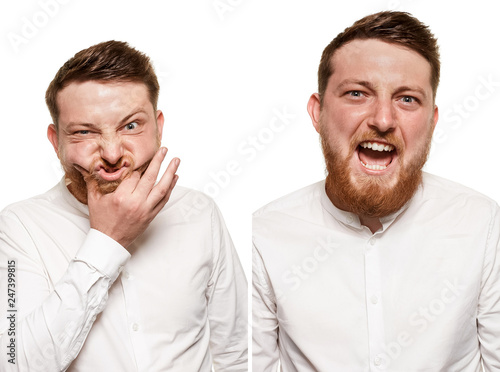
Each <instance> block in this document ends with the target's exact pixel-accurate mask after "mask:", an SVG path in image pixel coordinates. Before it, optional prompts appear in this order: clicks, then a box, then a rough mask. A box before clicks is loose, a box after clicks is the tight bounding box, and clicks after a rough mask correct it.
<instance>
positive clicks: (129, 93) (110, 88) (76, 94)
mask: <svg viewBox="0 0 500 372" xmlns="http://www.w3.org/2000/svg"><path fill="white" fill-rule="evenodd" d="M57 105H58V108H59V121H60V122H61V123H64V122H70V121H88V122H94V121H103V122H106V121H113V120H115V119H118V118H120V117H123V116H124V115H127V114H128V113H129V111H130V110H134V109H137V108H141V109H143V110H144V111H147V112H149V111H151V112H152V111H153V105H152V104H151V102H150V100H149V94H148V90H147V87H146V85H145V84H143V83H139V82H103V81H93V80H91V81H84V82H71V83H70V84H68V85H67V86H66V87H64V88H63V89H62V90H61V91H60V92H59V93H58V94H57Z"/></svg>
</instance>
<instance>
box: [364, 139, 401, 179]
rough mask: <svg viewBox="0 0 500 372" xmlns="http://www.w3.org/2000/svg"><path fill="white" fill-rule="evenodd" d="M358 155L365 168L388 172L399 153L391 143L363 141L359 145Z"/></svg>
mask: <svg viewBox="0 0 500 372" xmlns="http://www.w3.org/2000/svg"><path fill="white" fill-rule="evenodd" d="M357 153H358V157H359V161H360V163H361V165H362V166H363V167H364V168H366V169H368V170H370V171H375V172H380V171H384V170H386V169H387V167H389V166H390V165H391V164H392V163H393V161H394V159H395V157H396V153H397V151H396V148H395V147H394V145H391V144H390V143H384V142H379V141H363V142H361V143H360V144H359V146H358V150H357Z"/></svg>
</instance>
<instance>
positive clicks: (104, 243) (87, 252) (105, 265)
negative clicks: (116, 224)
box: [75, 229, 130, 280]
mask: <svg viewBox="0 0 500 372" xmlns="http://www.w3.org/2000/svg"><path fill="white" fill-rule="evenodd" d="M129 258H130V253H129V252H128V251H127V250H126V249H125V248H123V246H122V245H120V244H119V243H118V242H116V241H115V240H113V239H112V238H110V237H109V236H107V235H106V234H103V233H102V232H100V231H98V230H95V229H90V231H89V233H88V234H87V237H86V238H85V241H84V242H83V244H82V246H81V247H80V249H79V250H78V252H76V256H75V260H77V261H83V262H86V263H87V264H89V265H92V266H93V267H94V268H96V269H97V270H99V271H100V272H101V273H103V274H104V275H106V276H107V277H109V278H111V279H112V280H115V279H116V277H117V276H118V275H119V274H120V272H121V270H122V268H123V266H124V265H125V264H126V263H127V261H128V260H129Z"/></svg>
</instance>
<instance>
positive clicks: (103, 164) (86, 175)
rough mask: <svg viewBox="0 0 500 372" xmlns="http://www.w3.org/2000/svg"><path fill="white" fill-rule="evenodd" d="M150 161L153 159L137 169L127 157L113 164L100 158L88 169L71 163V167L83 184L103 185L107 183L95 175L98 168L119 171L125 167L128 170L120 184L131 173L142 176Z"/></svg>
mask: <svg viewBox="0 0 500 372" xmlns="http://www.w3.org/2000/svg"><path fill="white" fill-rule="evenodd" d="M152 160H153V158H151V159H149V160H147V161H146V162H144V163H143V164H142V165H140V166H138V167H136V165H135V162H134V160H133V159H132V158H130V157H127V156H124V157H122V158H120V160H119V161H118V162H116V163H114V164H113V163H110V162H108V161H107V160H105V159H102V158H100V159H96V160H94V161H93V162H92V163H91V164H90V166H89V168H88V169H87V168H84V167H82V166H81V165H79V164H77V163H73V164H72V165H73V168H74V169H75V170H77V171H78V173H80V174H81V175H82V176H83V179H84V180H85V183H89V182H90V181H97V183H98V184H105V183H107V181H104V180H102V179H100V177H99V175H98V173H97V172H98V171H97V170H98V169H100V168H105V169H119V168H122V167H123V166H124V165H127V167H128V168H129V170H128V171H127V172H126V174H125V176H124V177H123V179H122V180H120V182H121V181H123V180H124V179H126V178H128V177H129V176H130V175H131V174H132V173H133V172H139V173H140V175H141V176H142V175H143V174H144V172H146V169H148V167H149V164H150V163H151V161H152ZM114 182H116V181H114Z"/></svg>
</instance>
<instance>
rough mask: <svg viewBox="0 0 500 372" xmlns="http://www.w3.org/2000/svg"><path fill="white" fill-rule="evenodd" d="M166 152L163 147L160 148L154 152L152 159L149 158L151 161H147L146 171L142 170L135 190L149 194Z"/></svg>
mask: <svg viewBox="0 0 500 372" xmlns="http://www.w3.org/2000/svg"><path fill="white" fill-rule="evenodd" d="M166 154H167V149H166V148H165V147H162V148H160V149H159V150H158V151H157V152H156V154H155V156H153V159H152V160H151V163H149V166H148V168H147V169H146V172H144V174H143V175H142V177H141V180H140V181H139V183H138V185H137V187H136V190H135V191H136V192H139V193H144V195H148V194H149V192H150V191H151V189H152V188H153V186H154V185H155V183H156V179H157V178H158V173H159V172H160V167H161V163H162V162H163V159H165V155H166Z"/></svg>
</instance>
